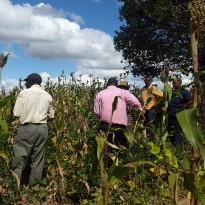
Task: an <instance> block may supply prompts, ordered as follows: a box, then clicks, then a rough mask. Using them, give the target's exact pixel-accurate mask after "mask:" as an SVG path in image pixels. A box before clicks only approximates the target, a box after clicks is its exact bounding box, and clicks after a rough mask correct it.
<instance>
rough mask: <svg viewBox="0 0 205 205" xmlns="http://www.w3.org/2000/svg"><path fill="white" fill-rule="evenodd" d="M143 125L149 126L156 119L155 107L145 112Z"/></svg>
mask: <svg viewBox="0 0 205 205" xmlns="http://www.w3.org/2000/svg"><path fill="white" fill-rule="evenodd" d="M144 115H145V123H146V125H149V124H150V123H151V122H153V121H154V119H155V117H156V107H152V108H151V109H150V110H146V111H145V114H144Z"/></svg>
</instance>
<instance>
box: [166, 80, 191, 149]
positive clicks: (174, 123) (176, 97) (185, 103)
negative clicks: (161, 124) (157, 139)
mask: <svg viewBox="0 0 205 205" xmlns="http://www.w3.org/2000/svg"><path fill="white" fill-rule="evenodd" d="M172 87H173V89H172V97H171V99H170V101H169V105H168V109H167V111H168V133H169V140H170V141H171V143H172V144H173V145H174V146H176V145H182V142H183V132H182V129H181V126H180V125H179V122H178V120H177V117H176V113H177V112H179V111H181V110H182V109H186V108H189V107H190V106H191V105H192V96H191V93H190V92H189V91H188V90H187V89H185V88H184V87H182V80H181V79H180V78H175V79H173V80H172Z"/></svg>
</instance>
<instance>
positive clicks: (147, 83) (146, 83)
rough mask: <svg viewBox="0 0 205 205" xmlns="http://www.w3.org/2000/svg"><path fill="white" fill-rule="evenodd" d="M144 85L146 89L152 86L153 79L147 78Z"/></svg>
mask: <svg viewBox="0 0 205 205" xmlns="http://www.w3.org/2000/svg"><path fill="white" fill-rule="evenodd" d="M144 83H145V86H146V87H149V86H150V84H151V83H152V78H151V77H150V76H146V77H145V79H144Z"/></svg>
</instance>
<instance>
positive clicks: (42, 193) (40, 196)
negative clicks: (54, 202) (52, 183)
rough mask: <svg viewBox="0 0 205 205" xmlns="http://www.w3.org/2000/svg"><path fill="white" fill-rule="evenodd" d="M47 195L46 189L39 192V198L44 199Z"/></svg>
mask: <svg viewBox="0 0 205 205" xmlns="http://www.w3.org/2000/svg"><path fill="white" fill-rule="evenodd" d="M46 195H47V191H46V189H41V190H40V192H39V198H40V199H42V198H44V197H45V196H46Z"/></svg>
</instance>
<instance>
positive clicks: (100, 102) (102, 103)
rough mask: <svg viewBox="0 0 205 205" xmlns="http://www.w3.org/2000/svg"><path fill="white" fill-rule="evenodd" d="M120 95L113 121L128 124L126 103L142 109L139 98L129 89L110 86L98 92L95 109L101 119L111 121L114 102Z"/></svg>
mask: <svg viewBox="0 0 205 205" xmlns="http://www.w3.org/2000/svg"><path fill="white" fill-rule="evenodd" d="M116 96H117V97H118V101H117V108H116V110H115V111H114V112H113V116H112V123H116V124H122V125H125V126H127V111H126V104H128V105H132V106H134V107H137V108H138V109H139V110H141V109H142V107H141V104H140V102H139V101H138V99H137V98H136V97H135V96H134V95H133V94H131V93H130V92H129V91H127V90H122V89H120V88H117V87H116V86H108V87H107V89H105V90H103V91H101V92H100V93H98V94H97V96H96V99H95V106H94V111H95V113H96V115H97V116H98V117H99V118H100V121H103V122H106V123H109V122H110V119H111V114H112V109H113V108H112V104H113V102H114V99H115V97H116Z"/></svg>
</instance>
